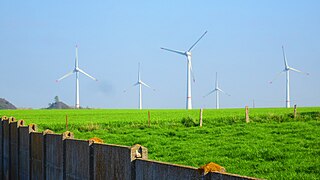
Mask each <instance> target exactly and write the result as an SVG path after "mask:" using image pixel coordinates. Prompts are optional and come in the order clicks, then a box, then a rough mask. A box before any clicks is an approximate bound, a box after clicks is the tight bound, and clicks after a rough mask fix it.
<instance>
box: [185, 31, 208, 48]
mask: <svg viewBox="0 0 320 180" xmlns="http://www.w3.org/2000/svg"><path fill="white" fill-rule="evenodd" d="M207 32H208V31H206V32H204V33H203V34H202V36H201V37H200V38H199V39H198V40H197V41H196V42H195V43H194V44H193V45H192V46H191V47H190V48H189V50H188V51H191V49H193V48H194V46H195V45H196V44H197V43H198V42H199V41H200V40H201V39H202V38H203V36H204V35H206V34H207Z"/></svg>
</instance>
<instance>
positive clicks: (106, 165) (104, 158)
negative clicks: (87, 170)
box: [92, 143, 148, 180]
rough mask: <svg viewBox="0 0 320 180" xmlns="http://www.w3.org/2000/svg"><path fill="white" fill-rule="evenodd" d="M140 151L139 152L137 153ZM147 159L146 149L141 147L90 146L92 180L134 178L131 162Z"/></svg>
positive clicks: (127, 179)
mask: <svg viewBox="0 0 320 180" xmlns="http://www.w3.org/2000/svg"><path fill="white" fill-rule="evenodd" d="M139 151H140V152H139ZM136 153H138V154H140V156H139V158H140V157H141V158H147V157H148V156H147V149H146V148H144V147H142V146H139V145H138V146H133V147H129V146H119V145H111V144H109V145H108V144H96V143H94V144H92V157H93V162H92V164H93V167H92V168H93V172H94V174H93V176H94V178H93V179H105V177H108V178H109V179H124V180H129V179H132V177H133V176H134V172H133V170H134V169H133V167H132V163H131V162H132V161H133V160H134V159H135V158H136Z"/></svg>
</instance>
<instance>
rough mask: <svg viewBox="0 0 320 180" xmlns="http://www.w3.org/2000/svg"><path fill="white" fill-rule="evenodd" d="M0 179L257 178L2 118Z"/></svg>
mask: <svg viewBox="0 0 320 180" xmlns="http://www.w3.org/2000/svg"><path fill="white" fill-rule="evenodd" d="M0 145H1V148H0V179H3V180H9V179H10V180H16V179H22V180H24V179H26V180H29V179H32V180H42V179H52V180H59V179H68V180H69V179H85V180H100V179H112V180H113V179H119V180H122V179H124V180H129V179H130V180H135V179H137V180H140V179H141V180H142V179H145V180H151V179H203V180H213V179H254V178H249V177H244V176H239V175H233V174H227V173H217V172H209V173H207V174H200V173H199V171H198V169H197V168H195V167H189V166H181V165H175V164H169V163H164V162H158V161H153V160H148V150H147V148H145V147H143V146H141V145H138V144H137V145H134V146H132V147H130V146H119V145H113V144H102V143H95V142H93V141H89V140H77V139H74V137H73V134H72V133H71V132H68V131H67V132H65V133H63V134H55V133H53V132H52V131H50V130H46V131H44V132H37V126H36V125H35V124H31V125H24V121H23V120H19V121H16V120H15V119H14V118H12V117H11V118H7V117H2V118H1V125H0Z"/></svg>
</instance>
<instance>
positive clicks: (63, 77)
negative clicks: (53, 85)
mask: <svg viewBox="0 0 320 180" xmlns="http://www.w3.org/2000/svg"><path fill="white" fill-rule="evenodd" d="M73 73H74V71H71V72H69V73H68V74H66V75H64V76H62V77H61V78H60V79H57V80H56V82H59V81H61V80H62V79H65V78H66V77H68V76H70V75H71V74H73Z"/></svg>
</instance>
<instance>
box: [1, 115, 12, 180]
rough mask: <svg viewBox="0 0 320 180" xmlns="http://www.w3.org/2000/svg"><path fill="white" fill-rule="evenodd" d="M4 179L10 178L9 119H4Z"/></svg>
mask: <svg viewBox="0 0 320 180" xmlns="http://www.w3.org/2000/svg"><path fill="white" fill-rule="evenodd" d="M2 135H3V136H2V147H3V148H2V150H3V151H2V158H3V159H2V179H3V180H8V179H9V165H10V157H9V152H10V144H9V120H4V121H2Z"/></svg>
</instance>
